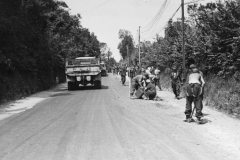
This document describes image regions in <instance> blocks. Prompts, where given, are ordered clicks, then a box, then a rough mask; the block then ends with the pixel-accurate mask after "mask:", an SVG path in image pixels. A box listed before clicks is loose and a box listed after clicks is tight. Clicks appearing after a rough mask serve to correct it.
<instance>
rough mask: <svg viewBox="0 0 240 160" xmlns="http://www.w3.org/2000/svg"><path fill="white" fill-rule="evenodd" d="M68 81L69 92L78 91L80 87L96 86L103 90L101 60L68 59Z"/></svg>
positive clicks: (85, 58) (88, 58)
mask: <svg viewBox="0 0 240 160" xmlns="http://www.w3.org/2000/svg"><path fill="white" fill-rule="evenodd" d="M65 68H66V71H65V73H66V80H67V85H68V90H75V89H78V88H79V87H80V86H88V85H91V86H94V87H95V88H98V89H100V88H101V66H100V59H99V58H95V57H78V58H69V59H66V66H65Z"/></svg>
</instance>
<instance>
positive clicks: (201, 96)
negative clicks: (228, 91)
mask: <svg viewBox="0 0 240 160" xmlns="http://www.w3.org/2000/svg"><path fill="white" fill-rule="evenodd" d="M203 94H204V87H203V88H202V94H201V95H200V98H201V111H202V109H203Z"/></svg>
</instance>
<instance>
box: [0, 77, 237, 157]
mask: <svg viewBox="0 0 240 160" xmlns="http://www.w3.org/2000/svg"><path fill="white" fill-rule="evenodd" d="M128 92H129V91H128V86H121V84H120V82H119V78H117V77H115V76H112V75H109V76H108V77H103V80H102V89H101V90H95V89H91V88H88V89H84V90H77V91H68V90H67V89H66V85H62V86H61V87H59V88H57V89H56V90H54V94H52V95H51V96H49V97H48V98H47V99H46V100H44V101H42V102H40V103H38V104H37V105H36V106H34V107H33V108H31V109H29V110H26V111H25V112H22V113H19V114H16V115H13V116H11V117H8V118H6V119H3V120H1V121H0V159H1V160H88V159H89V160H101V159H102V160H125V159H126V160H142V159H146V160H155V159H156V160H191V159H195V160H219V159H221V160H225V159H226V160H227V159H234V160H237V159H240V147H239V146H240V145H239V143H237V142H236V141H238V142H239V140H240V139H237V138H239V135H237V134H239V132H236V133H235V131H234V128H232V130H233V132H231V133H230V132H229V131H228V130H226V127H227V126H228V127H229V125H227V124H226V125H224V126H222V125H221V126H220V125H218V122H215V124H214V122H212V123H207V124H205V125H197V124H195V123H190V124H189V123H185V122H183V119H184V118H185V116H184V114H183V111H184V105H183V106H180V101H178V100H175V99H173V96H172V97H169V96H168V92H162V93H161V94H162V98H163V99H164V100H163V101H160V102H153V101H145V100H131V99H129V97H128ZM182 101H183V102H181V103H183V104H184V100H182ZM212 112H213V113H212ZM209 113H211V115H209V117H214V116H215V118H218V117H220V118H221V117H223V118H225V119H230V118H229V117H224V115H223V116H222V115H220V113H215V111H209ZM220 118H219V119H220ZM213 120H214V119H213ZM229 121H230V122H232V121H233V122H232V123H231V124H234V125H238V123H239V122H236V120H232V119H230V120H229ZM214 127H215V128H214ZM235 127H238V128H239V126H235ZM229 130H230V129H229ZM238 147H239V148H238Z"/></svg>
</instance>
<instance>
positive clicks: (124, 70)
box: [120, 66, 127, 86]
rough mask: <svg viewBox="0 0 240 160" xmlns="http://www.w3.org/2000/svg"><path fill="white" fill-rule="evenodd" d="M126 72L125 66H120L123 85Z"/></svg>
mask: <svg viewBox="0 0 240 160" xmlns="http://www.w3.org/2000/svg"><path fill="white" fill-rule="evenodd" d="M126 72H127V68H126V67H125V66H122V67H121V72H120V73H121V81H122V85H123V86H125V82H126Z"/></svg>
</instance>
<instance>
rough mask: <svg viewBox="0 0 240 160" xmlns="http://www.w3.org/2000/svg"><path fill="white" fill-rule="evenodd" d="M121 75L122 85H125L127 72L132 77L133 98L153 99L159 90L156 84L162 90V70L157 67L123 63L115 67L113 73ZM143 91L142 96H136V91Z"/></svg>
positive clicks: (131, 93) (131, 94) (131, 95)
mask: <svg viewBox="0 0 240 160" xmlns="http://www.w3.org/2000/svg"><path fill="white" fill-rule="evenodd" d="M118 73H119V75H120V76H121V82H122V85H123V86H124V85H125V81H126V73H128V77H130V78H131V83H130V84H131V86H130V90H131V91H130V97H131V98H143V99H146V100H148V99H149V100H152V99H154V98H155V96H156V94H157V91H156V86H158V88H159V90H162V87H161V85H160V70H159V68H158V67H157V68H156V69H155V68H154V67H148V68H143V67H142V68H141V67H139V66H136V67H127V65H122V66H120V67H114V69H113V74H118ZM137 91H139V92H141V93H142V94H141V95H140V96H135V94H134V93H135V92H137Z"/></svg>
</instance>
